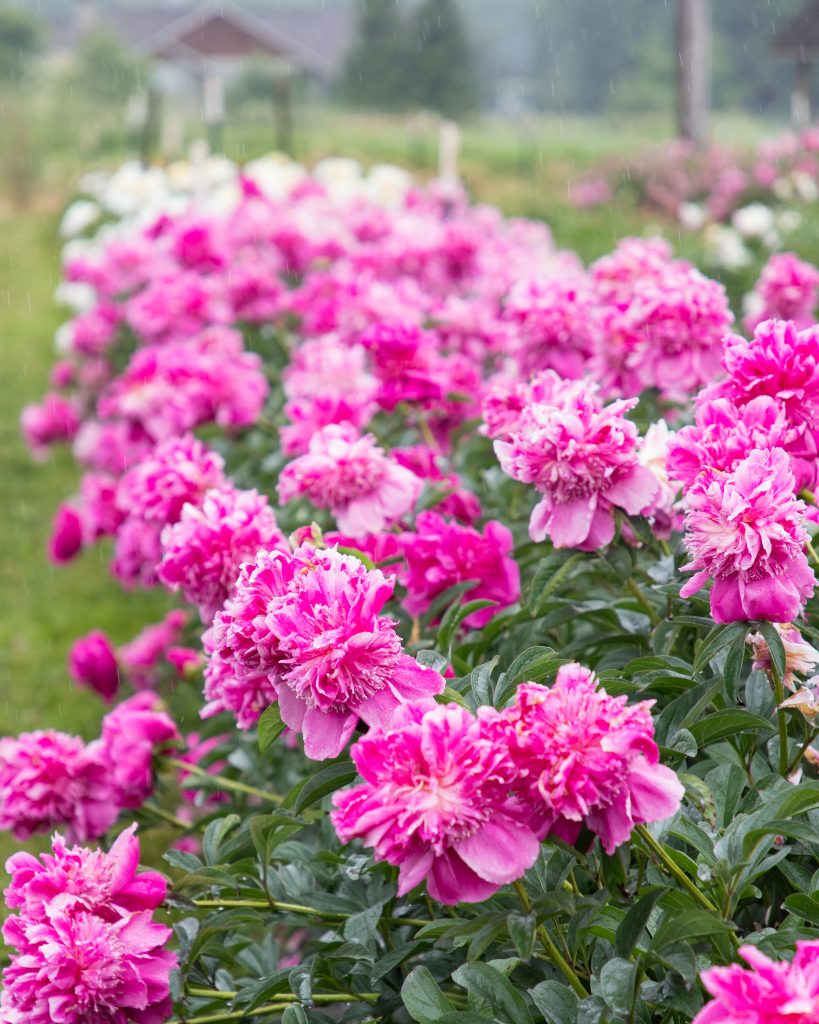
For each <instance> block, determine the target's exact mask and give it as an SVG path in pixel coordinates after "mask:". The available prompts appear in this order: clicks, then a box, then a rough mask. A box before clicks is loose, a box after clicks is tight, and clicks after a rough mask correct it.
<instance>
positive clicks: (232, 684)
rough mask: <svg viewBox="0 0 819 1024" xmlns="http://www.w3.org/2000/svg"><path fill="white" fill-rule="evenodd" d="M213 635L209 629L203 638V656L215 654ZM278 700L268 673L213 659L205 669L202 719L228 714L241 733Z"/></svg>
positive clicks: (216, 658)
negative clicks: (204, 653) (224, 712)
mask: <svg viewBox="0 0 819 1024" xmlns="http://www.w3.org/2000/svg"><path fill="white" fill-rule="evenodd" d="M217 618H218V616H217ZM214 635H215V634H214V631H213V629H211V630H208V632H206V633H205V636H204V638H203V642H204V646H205V652H206V653H207V654H210V655H213V654H214V647H213V644H214V639H213V638H214ZM278 696H279V691H278V689H277V688H276V684H275V683H274V682H273V681H272V679H271V674H270V673H269V672H267V671H255V672H254V671H252V670H249V669H246V668H244V667H242V668H241V669H239V668H238V667H237V666H235V665H234V664H232V663H231V661H229V660H228V661H222V660H221V659H220V658H218V657H215V656H213V657H210V658H209V659H208V662H207V664H206V666H205V700H206V701H207V704H206V705H205V706H204V707H203V708H202V710H201V711H200V712H199V714H200V716H201V717H202V718H212V717H213V716H214V715H218V714H220V713H221V712H222V711H227V712H229V713H230V714H232V715H233V717H234V718H235V719H236V725H237V726H238V727H239V728H240V729H244V730H246V729H252V728H253V726H254V725H255V724H256V723H257V722H258V721H259V718H260V717H261V714H262V712H263V711H265V710H266V709H267V708H269V707H270V705H271V704H275V703H276V701H277V699H278Z"/></svg>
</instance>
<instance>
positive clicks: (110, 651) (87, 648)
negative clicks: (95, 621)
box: [68, 629, 119, 701]
mask: <svg viewBox="0 0 819 1024" xmlns="http://www.w3.org/2000/svg"><path fill="white" fill-rule="evenodd" d="M68 670H69V672H70V673H71V676H72V678H73V679H74V681H75V682H77V683H79V685H80V686H85V687H87V688H88V689H89V690H93V691H94V692H95V693H98V694H99V695H100V696H101V697H102V698H103V700H107V701H111V700H113V699H114V695H115V694H116V692H117V690H118V689H119V668H118V666H117V658H116V654H115V653H114V648H113V646H112V644H111V641H110V640H109V639H108V637H107V636H106V635H105V633H103V632H102V631H101V630H99V629H94V630H92V631H91V632H90V633H89V634H88V636H84V637H80V639H79V640H76V641H75V642H74V644H73V646H72V647H71V650H70V651H69V653H68Z"/></svg>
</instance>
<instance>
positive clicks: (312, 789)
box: [288, 760, 357, 814]
mask: <svg viewBox="0 0 819 1024" xmlns="http://www.w3.org/2000/svg"><path fill="white" fill-rule="evenodd" d="M356 775H357V772H356V769H355V765H354V764H353V763H352V761H348V760H345V761H337V762H335V763H334V764H328V765H327V766H326V767H324V768H320V769H319V770H318V771H317V772H314V773H313V774H312V775H310V776H309V778H308V779H307V781H306V782H305V783H304V785H303V786H301V787H300V789H299V791H298V793H297V794H296V797H295V800H294V802H293V810H294V811H295V812H296V814H299V813H300V812H301V811H303V810H304V809H305V808H307V807H310V806H312V805H313V804H315V803H318V801H319V800H321V799H322V798H323V797H325V796H327V794H328V793H335V791H336V790H337V789H343V787H344V786H349V784H350V783H351V782H352V781H353V779H354V778H355V777H356ZM288 795H289V794H288Z"/></svg>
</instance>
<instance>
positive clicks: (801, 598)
mask: <svg viewBox="0 0 819 1024" xmlns="http://www.w3.org/2000/svg"><path fill="white" fill-rule="evenodd" d="M794 484H795V480H794V475H793V472H792V470H791V468H790V464H789V462H788V456H787V455H786V453H785V452H784V451H782V449H781V448H773V449H771V450H770V451H757V452H752V453H751V454H750V455H749V456H748V458H746V459H744V460H743V461H742V462H740V463H739V465H738V466H737V467H736V469H734V471H733V472H731V473H729V474H726V473H716V472H708V473H703V474H702V475H701V477H700V478H699V479H698V480H697V481H696V483H695V484H694V486H693V487H692V488H691V489H690V490H689V491H688V494H687V504H688V509H687V511H686V516H685V522H686V537H685V545H686V547H687V548H688V552H689V554H690V555H691V561H690V562H689V563H688V565H686V566H684V567H683V568H684V569H695V570H696V573H695V575H694V576H693V577H692V578H691V579H690V580H688V582H687V583H686V584H685V586H684V587H683V588H682V590H681V591H680V594H681V596H682V597H689V596H690V595H691V594H695V593H696V592H697V591H698V590H699V589H700V588H701V587H702V586H704V585H705V583H706V581H707V580H708V578H709V577H712V578H713V580H714V585H713V587H712V588H711V595H710V596H711V614H712V616H713V617H714V620H715V621H716V622H734V621H737V620H741V619H768V620H770V621H771V622H791V621H792V620H793V619H795V618H797V616H798V615H799V613H800V612H801V610H802V606H803V605H804V603H805V601H807V599H808V598H809V597H810V596H811V594H812V593H813V590H814V587H815V586H816V579H815V577H814V575H813V570H812V569H811V568H810V566H809V565H808V561H807V558H806V557H805V553H804V550H803V548H804V544H805V541H806V540H807V533H806V531H805V528H804V526H803V519H804V509H805V505H804V503H803V502H801V501H799V500H797V499H796V498H795V497H794V493H793V492H794Z"/></svg>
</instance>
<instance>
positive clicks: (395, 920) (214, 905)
mask: <svg viewBox="0 0 819 1024" xmlns="http://www.w3.org/2000/svg"><path fill="white" fill-rule="evenodd" d="M193 904H194V906H196V907H202V908H206V909H216V910H221V909H222V908H226V907H246V908H248V909H250V910H280V911H282V913H286V914H304V915H305V916H306V917H317V918H325V919H327V920H332V921H344V920H346V919H347V918H348V917H352V914H346V913H343V912H338V913H332V914H329V913H326V912H325V911H323V910H316V908H315V907H306V906H304V905H303V904H301V903H280V902H279V901H278V900H253V899H243V900H194V901H193ZM385 920H388V921H389V922H390V924H398V925H401V924H408V925H412V926H413V927H414V928H423V927H425V926H426V925H428V924H432V921H431V920H430V921H427V920H424V918H421V917H389V918H386V919H385Z"/></svg>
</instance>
